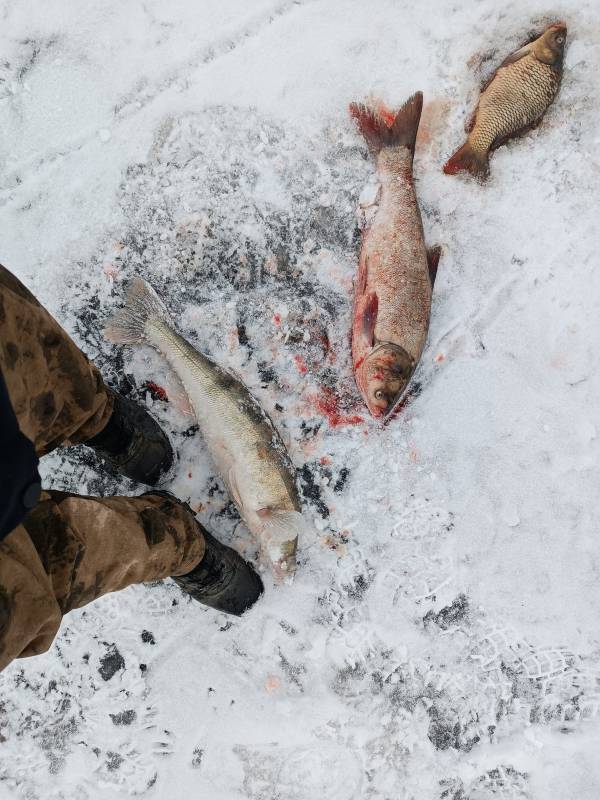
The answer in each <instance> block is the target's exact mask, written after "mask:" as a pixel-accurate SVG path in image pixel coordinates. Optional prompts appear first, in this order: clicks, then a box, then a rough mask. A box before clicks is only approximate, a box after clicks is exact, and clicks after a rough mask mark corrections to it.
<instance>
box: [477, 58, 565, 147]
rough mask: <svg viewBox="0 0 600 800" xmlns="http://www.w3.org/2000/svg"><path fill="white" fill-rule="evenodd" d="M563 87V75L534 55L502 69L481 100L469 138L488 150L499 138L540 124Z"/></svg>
mask: <svg viewBox="0 0 600 800" xmlns="http://www.w3.org/2000/svg"><path fill="white" fill-rule="evenodd" d="M559 88H560V72H559V71H558V70H557V69H556V68H554V67H552V66H551V65H549V64H544V63H543V62H541V61H538V60H537V58H536V57H535V56H533V55H526V56H524V57H523V58H522V59H520V60H519V61H517V62H515V63H514V64H510V65H509V66H507V67H504V68H502V69H501V70H499V72H498V75H497V76H496V78H495V79H494V80H493V81H492V83H491V84H490V86H489V87H488V89H487V90H486V91H485V92H484V93H483V95H482V96H481V100H480V101H479V107H478V110H477V119H476V123H475V126H474V128H473V131H472V132H471V134H470V135H469V141H470V142H471V144H472V146H473V147H474V148H475V149H477V150H481V151H487V150H489V149H490V148H492V147H493V146H494V143H495V142H497V141H498V140H499V139H502V138H503V137H505V136H509V135H510V134H512V133H515V132H516V131H519V130H520V129H521V128H525V127H527V126H528V125H531V124H532V123H534V122H537V120H538V119H541V117H542V116H543V115H544V112H545V111H546V109H547V108H548V106H549V105H550V103H552V101H553V100H554V98H555V97H556V95H557V93H558V90H559Z"/></svg>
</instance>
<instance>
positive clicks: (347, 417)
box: [313, 389, 364, 428]
mask: <svg viewBox="0 0 600 800" xmlns="http://www.w3.org/2000/svg"><path fill="white" fill-rule="evenodd" d="M313 402H314V404H315V408H316V409H317V411H318V412H319V413H320V414H323V415H324V416H325V417H327V420H328V422H329V424H330V425H331V427H332V428H337V427H338V426H340V425H360V423H361V422H364V420H363V418H362V417H359V416H358V415H357V414H344V413H342V412H340V408H339V397H338V396H337V395H336V394H335V393H334V392H333V391H332V390H331V389H323V393H322V394H321V395H320V396H317V397H316V398H315V399H314V401H313Z"/></svg>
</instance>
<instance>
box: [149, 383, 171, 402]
mask: <svg viewBox="0 0 600 800" xmlns="http://www.w3.org/2000/svg"><path fill="white" fill-rule="evenodd" d="M144 386H145V388H146V389H147V390H148V391H149V392H150V396H151V397H152V399H153V400H162V401H163V402H164V403H168V402H169V395H168V394H167V390H166V389H163V387H162V386H159V385H158V383H154V381H146V383H145V384H144Z"/></svg>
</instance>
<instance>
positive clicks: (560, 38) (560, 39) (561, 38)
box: [556, 36, 565, 44]
mask: <svg viewBox="0 0 600 800" xmlns="http://www.w3.org/2000/svg"><path fill="white" fill-rule="evenodd" d="M564 40H565V37H564V36H557V37H556V41H557V43H558V44H562V43H563V42H564Z"/></svg>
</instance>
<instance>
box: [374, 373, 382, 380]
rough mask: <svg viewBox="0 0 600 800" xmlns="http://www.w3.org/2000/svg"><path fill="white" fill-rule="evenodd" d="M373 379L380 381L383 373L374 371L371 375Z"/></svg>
mask: <svg viewBox="0 0 600 800" xmlns="http://www.w3.org/2000/svg"><path fill="white" fill-rule="evenodd" d="M373 380H376V381H382V380H383V375H382V374H381V373H380V372H377V373H375V375H373Z"/></svg>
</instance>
